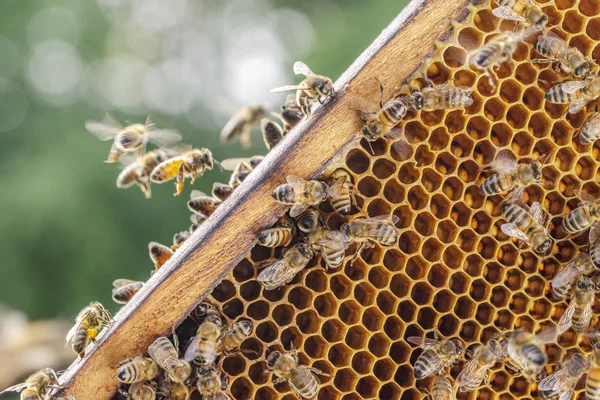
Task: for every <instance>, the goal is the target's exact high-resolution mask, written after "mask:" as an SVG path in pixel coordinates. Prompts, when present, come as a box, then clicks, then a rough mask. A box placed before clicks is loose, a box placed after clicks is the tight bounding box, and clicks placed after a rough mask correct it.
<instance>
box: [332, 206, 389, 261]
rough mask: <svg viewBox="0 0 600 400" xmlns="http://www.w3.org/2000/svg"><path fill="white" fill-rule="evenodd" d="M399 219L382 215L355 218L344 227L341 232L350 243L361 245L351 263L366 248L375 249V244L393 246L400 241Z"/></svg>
mask: <svg viewBox="0 0 600 400" xmlns="http://www.w3.org/2000/svg"><path fill="white" fill-rule="evenodd" d="M398 221H399V218H398V217H397V216H395V215H380V216H378V217H372V218H355V219H353V220H352V221H350V222H349V223H347V224H344V225H342V227H341V229H340V231H341V232H342V233H344V234H345V235H346V236H348V238H349V240H350V241H353V242H356V243H359V246H358V249H357V250H356V253H355V254H354V256H353V257H352V260H351V261H350V263H351V264H352V263H354V261H356V259H357V258H358V257H359V256H360V253H361V252H362V250H363V249H364V248H365V247H367V248H368V247H373V242H377V243H379V244H381V245H383V246H391V245H393V244H395V243H396V242H397V241H398V236H399V235H400V231H399V230H398V228H396V226H395V225H396V224H397V223H398Z"/></svg>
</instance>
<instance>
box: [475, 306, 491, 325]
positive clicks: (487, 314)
mask: <svg viewBox="0 0 600 400" xmlns="http://www.w3.org/2000/svg"><path fill="white" fill-rule="evenodd" d="M494 313H495V310H494V307H492V306H490V305H489V304H488V303H481V304H479V305H478V306H477V311H476V312H475V319H476V320H477V322H479V323H480V324H481V325H487V324H489V323H490V322H492V320H493V319H494Z"/></svg>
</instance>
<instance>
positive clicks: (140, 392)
mask: <svg viewBox="0 0 600 400" xmlns="http://www.w3.org/2000/svg"><path fill="white" fill-rule="evenodd" d="M119 393H121V396H123V397H125V398H129V399H131V400H155V399H156V390H155V389H154V387H152V386H151V385H149V384H147V383H145V382H137V383H134V384H133V385H131V386H129V390H127V391H124V390H123V389H119Z"/></svg>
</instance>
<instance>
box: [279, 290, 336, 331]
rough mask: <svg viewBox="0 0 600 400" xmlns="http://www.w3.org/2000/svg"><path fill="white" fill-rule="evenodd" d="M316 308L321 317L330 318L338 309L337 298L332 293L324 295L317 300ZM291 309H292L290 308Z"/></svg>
mask: <svg viewBox="0 0 600 400" xmlns="http://www.w3.org/2000/svg"><path fill="white" fill-rule="evenodd" d="M278 307H279V306H278ZM287 307H289V306H287ZM314 307H315V310H316V311H317V313H318V314H319V315H320V316H321V317H330V316H332V315H333V314H335V311H336V309H337V304H336V301H335V297H333V296H332V295H331V293H324V294H322V295H320V296H318V297H317V298H316V299H315V303H314ZM290 309H292V308H291V307H290ZM275 310H277V308H275ZM292 310H293V309H292ZM273 318H275V312H274V313H273ZM275 321H277V319H275ZM280 325H282V324H280Z"/></svg>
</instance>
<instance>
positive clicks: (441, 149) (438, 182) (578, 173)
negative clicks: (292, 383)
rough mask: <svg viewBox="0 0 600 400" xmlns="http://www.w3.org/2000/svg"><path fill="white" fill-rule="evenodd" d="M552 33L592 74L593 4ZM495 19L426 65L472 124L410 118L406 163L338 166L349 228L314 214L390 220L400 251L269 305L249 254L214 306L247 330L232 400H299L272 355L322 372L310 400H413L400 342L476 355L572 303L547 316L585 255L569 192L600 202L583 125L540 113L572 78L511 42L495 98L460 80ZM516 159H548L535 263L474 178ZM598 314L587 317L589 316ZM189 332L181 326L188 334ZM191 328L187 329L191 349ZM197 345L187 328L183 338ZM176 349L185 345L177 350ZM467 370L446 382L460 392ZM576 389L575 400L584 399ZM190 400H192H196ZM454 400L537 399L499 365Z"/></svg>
mask: <svg viewBox="0 0 600 400" xmlns="http://www.w3.org/2000/svg"><path fill="white" fill-rule="evenodd" d="M539 3H540V4H541V5H542V7H543V10H544V12H545V13H546V15H547V16H548V18H549V24H550V25H552V26H554V28H553V30H554V31H555V32H557V33H558V34H559V35H561V36H562V37H563V38H565V39H566V40H567V41H568V43H569V44H570V45H572V46H575V47H577V48H578V49H579V50H580V51H581V52H582V53H583V54H584V55H586V56H587V57H590V58H593V59H598V60H600V17H599V16H598V15H599V14H600V2H598V1H597V0H579V1H578V0H555V1H540V2H539ZM513 29H514V23H512V22H509V21H501V20H499V19H497V18H496V17H494V16H493V15H492V13H491V8H490V6H489V5H485V6H476V7H473V10H472V12H471V13H470V15H469V17H468V18H467V19H466V20H465V21H462V22H458V23H455V24H454V29H453V31H452V32H451V33H450V35H449V37H448V38H447V39H446V40H445V41H444V42H443V43H440V44H439V45H438V46H437V49H436V50H435V52H434V53H433V54H432V57H431V58H430V59H429V60H427V61H426V62H425V64H424V66H423V70H424V71H426V73H427V75H428V77H429V78H430V79H432V80H433V81H434V82H435V83H436V84H442V83H445V82H447V81H451V80H452V84H453V85H456V86H459V85H460V86H469V87H472V88H473V89H474V93H473V99H474V102H473V104H472V105H471V106H470V107H469V108H467V109H466V110H451V111H434V112H420V113H413V114H409V115H408V116H407V117H406V118H405V119H404V120H403V121H402V123H401V127H402V128H403V130H404V133H405V138H406V140H407V141H408V142H409V143H410V144H411V151H410V153H409V154H406V153H404V152H399V151H397V150H396V148H395V147H393V146H391V143H388V142H387V141H386V140H378V141H376V142H374V143H372V148H373V150H372V151H373V153H371V148H370V147H369V146H368V145H367V144H366V143H364V142H363V143H361V145H360V146H358V147H356V148H353V149H350V150H349V151H347V153H346V154H345V155H344V158H343V159H344V165H343V167H344V168H346V169H347V170H348V171H349V172H350V173H351V175H352V178H353V181H354V184H355V187H356V189H357V193H356V198H357V204H356V207H355V208H354V209H353V211H352V213H351V215H350V216H349V217H343V216H341V215H339V214H337V213H335V212H333V210H332V209H331V207H330V205H329V204H323V205H322V206H321V209H322V211H323V215H324V217H325V220H326V221H327V225H328V226H329V227H330V228H332V229H337V228H339V227H340V226H341V225H342V224H343V223H344V222H346V220H347V219H348V218H350V219H351V218H353V216H356V215H357V214H358V213H363V214H362V215H364V213H367V214H368V215H370V216H377V215H382V214H394V215H396V216H398V218H399V222H398V223H397V226H398V228H400V229H401V235H400V238H399V241H398V245H397V246H392V247H383V246H380V245H378V244H375V245H374V247H372V248H369V249H366V250H364V251H363V252H362V254H361V256H360V258H358V260H357V261H356V262H355V263H354V264H353V265H350V264H349V262H348V260H349V259H350V257H351V254H352V251H353V250H354V249H355V246H352V247H351V248H350V249H349V250H348V252H347V255H346V259H345V262H344V264H343V266H342V267H341V268H339V269H337V270H329V271H326V270H325V269H324V267H323V265H324V264H323V263H322V262H321V260H320V258H318V257H315V258H314V259H313V260H312V261H311V263H310V264H309V266H308V267H307V268H305V269H304V270H303V271H301V272H300V273H299V274H298V275H297V276H296V277H295V279H294V280H293V281H292V282H291V283H290V284H289V285H285V286H283V287H280V288H278V289H276V290H272V291H268V290H264V289H263V287H262V286H261V285H260V284H259V283H258V282H257V280H256V277H257V273H258V272H257V268H256V267H257V265H258V264H260V263H261V262H263V261H266V260H269V259H271V258H273V257H276V256H279V255H280V253H281V251H280V249H275V250H273V249H269V248H263V247H255V248H254V249H253V250H252V251H251V252H250V253H249V254H248V255H246V257H245V258H244V259H243V260H242V261H241V262H240V263H239V264H238V265H237V266H236V267H235V268H234V269H233V270H232V271H231V272H230V273H229V274H228V275H227V276H226V277H225V278H224V279H223V280H222V282H220V283H219V284H218V286H216V288H215V289H214V290H213V292H212V293H211V295H210V296H208V301H209V302H211V303H213V304H217V305H219V306H220V307H221V308H222V312H223V314H224V316H225V317H226V320H227V322H233V321H236V320H238V319H240V318H246V319H249V320H251V321H252V322H253V323H254V332H253V333H252V335H251V336H250V337H249V338H248V339H247V340H246V341H245V342H244V343H243V345H242V350H243V351H242V352H237V353H231V354H229V355H227V356H226V357H221V359H220V360H219V367H220V369H221V370H222V371H224V372H225V373H226V374H227V375H228V376H229V386H230V389H229V394H230V395H231V397H232V398H234V399H254V398H256V399H265V400H271V399H280V398H283V399H294V398H296V396H295V395H294V393H293V392H292V391H291V389H290V387H289V385H288V384H287V383H282V384H278V385H273V383H272V380H273V377H272V375H271V374H267V373H265V370H266V365H265V361H264V360H265V356H266V354H267V350H269V351H271V350H282V349H286V350H289V349H291V348H292V347H294V348H296V349H298V351H299V357H300V363H301V364H305V365H310V366H313V367H316V368H318V369H320V370H322V371H323V372H325V373H326V374H328V376H320V377H318V379H319V380H320V382H321V387H320V391H319V394H318V399H327V400H330V399H343V400H358V399H363V398H365V399H369V398H382V399H402V400H408V399H417V398H423V397H424V394H423V393H422V391H421V390H419V388H422V387H428V386H430V385H431V379H432V378H429V379H426V380H422V381H418V382H417V381H415V379H414V376H413V365H414V362H415V360H416V359H417V357H418V356H419V355H420V354H421V351H422V350H420V349H418V348H415V347H414V346H412V345H410V344H408V343H407V342H406V340H405V339H406V338H407V337H409V336H423V335H425V334H426V333H427V332H431V331H432V330H434V329H436V328H437V329H438V330H439V332H440V334H441V336H442V337H459V338H461V339H462V340H463V341H464V342H465V343H466V345H467V346H468V347H469V348H470V349H473V348H474V346H475V345H477V344H479V343H487V341H488V340H489V339H490V338H491V337H492V336H493V335H494V334H495V333H497V332H498V331H501V330H512V329H515V328H520V327H523V328H526V329H528V330H536V331H537V330H539V329H540V328H541V327H542V326H546V325H556V323H557V322H558V320H559V319H560V317H561V315H562V313H563V311H564V309H565V308H566V306H567V301H565V300H563V301H554V300H552V298H551V296H550V294H549V282H550V280H551V278H552V277H553V276H554V275H555V273H556V272H557V270H558V268H559V267H560V266H561V265H563V264H564V263H566V262H567V261H568V260H570V259H571V258H572V257H573V256H574V255H575V254H576V253H577V251H579V249H581V248H583V247H584V246H585V245H586V242H587V237H586V236H585V235H582V236H579V237H568V236H567V235H566V234H564V233H562V232H560V231H559V230H557V227H558V226H560V221H561V219H562V216H563V215H564V214H565V213H566V212H568V211H570V210H572V209H573V208H575V207H576V206H577V199H576V198H575V196H574V191H575V190H576V189H580V190H583V191H586V192H589V193H591V194H593V195H600V187H599V186H598V183H597V182H596V179H597V178H596V176H597V173H598V171H597V162H596V160H598V159H600V145H598V144H595V145H591V146H582V145H580V144H578V143H577V142H576V141H574V140H573V136H574V134H575V133H576V132H577V130H578V129H579V128H580V127H581V125H582V123H583V122H584V120H585V118H586V112H585V111H582V112H580V113H577V114H574V115H570V114H567V106H566V105H554V104H549V103H547V102H545V101H544V94H545V92H546V90H547V89H548V88H549V87H550V86H551V85H552V84H553V83H554V82H557V81H562V80H564V79H566V77H565V76H564V75H562V74H557V73H556V72H555V71H554V70H553V69H552V67H551V66H549V65H548V64H532V63H531V62H530V60H531V59H535V58H538V56H537V54H536V53H535V51H534V50H533V49H532V45H531V43H532V41H528V42H526V43H520V44H519V46H518V48H517V50H516V52H515V54H514V56H513V58H514V60H513V62H512V63H506V64H504V65H502V66H501V68H499V70H497V76H498V82H497V83H498V87H497V88H496V89H494V88H492V87H490V86H489V84H488V79H487V77H486V76H484V75H482V74H481V73H480V72H478V71H475V70H473V69H471V68H470V67H469V66H468V65H466V60H467V58H468V55H469V54H470V53H471V52H472V51H474V50H476V49H478V48H480V47H481V46H482V44H483V43H485V42H486V41H488V40H489V39H490V38H491V37H493V36H494V35H495V34H497V33H499V32H501V31H504V30H513ZM502 150H504V151H508V152H510V153H511V154H513V155H514V156H515V157H516V159H517V160H520V161H530V160H532V159H535V158H538V157H539V156H541V155H548V159H547V161H546V164H545V166H544V168H543V173H544V175H545V177H546V180H547V181H548V183H546V185H545V186H537V185H533V186H530V187H529V188H528V189H527V190H526V192H525V195H524V197H525V200H526V202H528V203H531V202H533V201H539V202H540V203H541V204H542V205H543V206H544V209H546V210H548V211H549V213H550V214H551V215H552V225H551V226H552V228H551V229H552V234H553V236H554V238H555V243H554V247H553V248H552V251H551V253H550V254H549V255H546V256H540V255H537V254H535V253H534V252H533V251H532V250H531V249H530V248H522V249H520V248H519V247H518V244H517V243H515V242H514V241H511V240H510V238H508V237H507V236H506V235H504V234H503V233H502V232H501V231H500V229H499V228H500V225H501V224H502V223H503V218H502V215H501V207H499V205H500V203H501V201H502V198H501V197H500V196H493V197H489V198H487V197H485V196H483V195H482V194H480V192H479V184H480V183H481V181H482V180H483V177H484V175H482V169H483V167H485V166H488V165H489V164H490V163H491V162H492V161H493V160H494V159H495V156H496V154H497V153H498V152H499V151H502ZM599 311H600V307H598V304H596V305H595V307H594V312H595V314H597V313H598V312H599ZM184 325H185V323H184ZM185 330H186V328H185V327H180V331H179V332H182V335H183V336H185V333H183V331H185ZM188 331H189V332H187V334H189V335H191V334H192V332H193V329H192V328H190V329H188ZM184 340H185V339H184ZM546 348H547V352H548V355H549V364H548V371H549V372H550V371H552V370H555V369H556V368H557V363H558V362H560V361H561V360H562V359H563V358H564V357H565V356H566V355H567V354H570V353H572V352H575V351H581V352H583V353H585V354H587V353H589V351H590V345H589V342H588V340H587V339H585V338H579V337H578V336H576V335H575V334H574V333H573V332H566V333H565V334H563V335H561V336H560V337H559V338H557V339H556V340H555V341H554V342H551V343H549V344H548V345H547V346H546ZM459 371H460V365H456V366H455V367H453V368H452V370H451V375H452V377H453V378H455V377H456V375H457V374H458V372H459ZM581 388H582V383H580V384H579V386H578V391H577V395H579V394H580V393H581ZM195 396H197V394H195ZM459 397H460V398H471V399H475V398H477V399H490V398H502V399H518V398H519V399H520V398H529V397H531V398H537V397H538V393H537V389H536V385H535V384H530V383H528V382H527V380H526V379H525V378H523V377H515V376H514V374H513V373H512V372H511V371H509V370H507V369H506V367H505V366H504V365H502V364H497V365H496V366H495V367H494V368H493V369H492V373H491V376H490V384H489V385H483V386H482V387H480V388H479V389H478V390H477V391H476V392H473V393H464V394H460V395H459Z"/></svg>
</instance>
